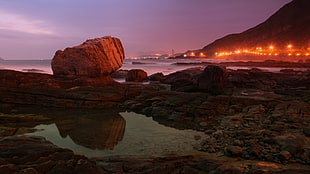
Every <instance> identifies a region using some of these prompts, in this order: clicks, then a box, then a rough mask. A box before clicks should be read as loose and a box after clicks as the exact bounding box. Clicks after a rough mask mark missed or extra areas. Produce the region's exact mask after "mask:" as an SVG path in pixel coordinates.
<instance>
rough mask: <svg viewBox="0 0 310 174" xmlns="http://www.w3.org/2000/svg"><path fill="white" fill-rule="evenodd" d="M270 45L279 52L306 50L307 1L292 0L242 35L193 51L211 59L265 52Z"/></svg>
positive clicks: (309, 42) (309, 40)
mask: <svg viewBox="0 0 310 174" xmlns="http://www.w3.org/2000/svg"><path fill="white" fill-rule="evenodd" d="M270 45H272V46H273V47H274V48H276V49H278V50H280V49H281V50H285V49H288V45H291V47H292V48H290V49H294V48H295V49H297V48H298V49H305V50H307V49H309V47H310V0H293V1H292V2H290V3H288V4H286V5H284V6H283V7H282V8H281V9H280V10H278V11H277V12H276V13H275V14H273V15H272V16H271V17H269V18H268V19H267V20H266V21H265V22H263V23H261V24H259V25H257V26H255V27H253V28H251V29H248V30H246V31H244V32H242V33H239V34H230V35H227V36H225V37H223V38H220V39H218V40H216V41H214V42H213V43H211V44H209V45H207V46H205V47H204V48H202V49H200V50H196V51H194V52H195V53H196V55H197V54H204V55H206V56H214V55H215V54H218V53H219V52H223V51H224V52H225V51H234V50H238V49H253V48H263V49H267V48H268V47H269V46H270ZM198 52H199V53H198ZM188 54H190V53H189V52H188Z"/></svg>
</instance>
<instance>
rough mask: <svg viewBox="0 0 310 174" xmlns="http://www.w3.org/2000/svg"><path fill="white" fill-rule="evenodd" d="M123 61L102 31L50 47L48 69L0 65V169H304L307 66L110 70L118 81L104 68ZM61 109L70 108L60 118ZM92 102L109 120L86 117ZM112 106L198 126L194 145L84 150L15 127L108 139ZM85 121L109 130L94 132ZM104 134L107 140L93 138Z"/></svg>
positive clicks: (309, 97)
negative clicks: (142, 150)
mask: <svg viewBox="0 0 310 174" xmlns="http://www.w3.org/2000/svg"><path fill="white" fill-rule="evenodd" d="M123 60H124V50H123V47H122V45H121V42H120V40H119V39H117V38H113V37H111V36H107V37H102V38H96V39H91V40H87V41H85V42H84V43H82V44H81V45H78V46H75V47H72V48H66V49H65V50H64V51H61V50H59V51H57V52H56V54H55V56H54V59H53V61H52V69H53V72H54V75H48V74H41V73H33V72H32V73H31V72H27V73H25V72H17V71H12V70H0V121H1V125H0V138H1V139H0V173H7V174H11V173H12V174H13V173H29V174H30V173H48V174H50V173H309V172H310V167H309V164H310V137H309V136H310V71H309V70H307V71H295V70H293V69H285V70H282V71H281V72H277V73H274V72H266V71H262V70H260V69H258V68H252V69H243V70H231V69H226V67H225V66H223V65H226V64H220V65H218V64H211V65H207V66H206V65H202V66H201V67H198V68H189V69H186V70H182V71H178V72H175V73H171V74H168V75H163V74H162V73H157V74H153V75H150V76H147V74H146V73H145V72H144V71H143V70H139V69H133V70H129V71H128V72H121V73H119V74H118V75H119V76H122V75H126V77H125V78H126V81H127V82H126V83H118V82H116V81H114V80H113V79H112V77H111V74H112V73H113V74H114V73H116V70H117V69H119V68H120V67H121V66H122V62H123ZM72 62H74V63H72ZM265 63H266V62H265ZM267 63H268V64H272V63H276V62H267ZM228 64H229V63H227V65H228ZM249 64H251V65H253V62H249ZM286 65H287V64H286ZM304 66H306V67H307V66H308V63H305V64H304ZM114 75H115V74H114ZM145 81H148V83H140V82H145ZM53 108H54V109H53ZM56 109H60V110H62V111H60V112H58V113H57V112H55V111H53V110H56ZM40 110H44V114H41V113H40ZM68 110H73V111H74V114H72V117H69V118H64V115H66V114H67V111H68ZM94 110H96V111H99V112H102V113H104V114H103V116H102V117H106V118H111V119H110V120H108V122H107V124H101V122H100V121H99V120H96V119H94V118H92V119H89V118H87V117H86V116H85V115H90V116H91V115H92V112H93V111H94ZM119 111H134V112H136V113H141V114H144V115H146V116H149V117H152V119H153V120H155V121H157V122H159V123H160V124H163V125H167V126H170V127H174V128H177V129H194V130H198V131H201V132H203V133H204V136H198V135H197V136H195V137H193V138H195V139H196V140H199V141H197V143H196V144H195V145H194V146H193V148H195V149H196V150H198V151H200V152H199V153H197V151H194V150H193V152H188V153H187V154H185V152H180V153H176V154H158V156H143V157H141V156H111V157H102V158H87V157H85V156H82V155H76V154H74V153H73V151H71V150H68V149H63V148H60V147H57V146H55V145H54V144H52V143H51V142H49V141H47V140H46V139H44V138H42V137H34V136H30V137H29V136H23V134H25V133H29V132H34V131H36V130H35V129H34V126H36V125H38V124H49V123H55V124H56V126H57V128H58V129H59V130H60V134H61V136H63V137H65V136H67V135H70V137H71V138H73V139H74V140H75V141H76V142H78V143H79V144H81V145H84V146H85V147H91V148H98V147H101V146H103V145H102V144H105V143H106V144H107V147H110V145H113V143H114V144H115V143H117V141H119V140H120V139H121V137H122V134H123V133H124V127H125V121H124V119H123V118H122V117H120V116H119V115H118V113H119ZM79 112H80V113H79ZM47 115H49V116H47ZM55 117H58V120H57V121H55ZM116 118H117V119H116ZM90 125H97V126H99V127H101V128H105V127H111V128H112V130H115V131H109V129H101V132H93V130H95V129H91V126H90ZM83 126H85V127H83ZM72 130H74V131H72ZM82 131H84V132H88V135H82V134H81V132H82ZM103 134H107V136H110V137H114V140H112V141H109V140H105V139H104V138H103V137H101V138H96V135H99V136H101V135H103ZM98 144H99V146H98Z"/></svg>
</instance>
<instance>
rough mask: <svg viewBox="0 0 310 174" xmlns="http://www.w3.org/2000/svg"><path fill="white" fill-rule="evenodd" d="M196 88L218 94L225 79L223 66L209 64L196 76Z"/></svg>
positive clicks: (221, 90)
mask: <svg viewBox="0 0 310 174" xmlns="http://www.w3.org/2000/svg"><path fill="white" fill-rule="evenodd" d="M197 81H198V88H199V89H202V90H206V91H210V92H212V93H215V94H220V93H222V92H223V91H224V83H225V81H226V69H225V67H220V66H214V65H209V66H207V67H206V68H205V69H204V71H203V73H202V74H201V75H200V77H199V78H198V80H197Z"/></svg>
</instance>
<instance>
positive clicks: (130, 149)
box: [26, 112, 204, 157]
mask: <svg viewBox="0 0 310 174" xmlns="http://www.w3.org/2000/svg"><path fill="white" fill-rule="evenodd" d="M64 117H66V116H64ZM35 128H36V129H38V131H36V132H34V133H27V134H26V135H35V136H42V137H45V138H46V139H47V140H49V141H51V142H52V143H53V144H55V145H57V146H59V147H62V148H68V149H71V150H73V151H74V152H75V153H77V154H81V155H85V156H88V157H100V156H109V155H155V154H157V155H158V154H165V153H173V152H180V151H193V150H194V149H193V145H194V144H196V143H199V141H197V140H195V138H194V137H195V136H197V135H198V136H204V133H202V132H198V131H193V130H178V129H175V128H171V127H166V126H163V125H161V124H159V123H157V122H155V121H153V120H152V118H150V117H146V116H144V115H140V114H136V113H134V112H121V113H119V114H118V115H115V114H112V115H110V116H109V114H104V115H103V114H97V115H96V114H90V115H84V116H77V117H75V118H73V117H68V118H62V119H56V120H54V121H53V122H50V123H47V124H40V125H37V126H36V127H35Z"/></svg>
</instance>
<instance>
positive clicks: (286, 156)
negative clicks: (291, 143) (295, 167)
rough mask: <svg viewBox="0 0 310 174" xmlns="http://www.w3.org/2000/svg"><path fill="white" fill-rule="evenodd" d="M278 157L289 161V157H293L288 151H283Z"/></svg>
mask: <svg viewBox="0 0 310 174" xmlns="http://www.w3.org/2000/svg"><path fill="white" fill-rule="evenodd" d="M278 158H279V159H280V160H281V161H288V160H289V159H291V158H292V155H291V153H290V152H288V151H281V152H280V153H279V155H278Z"/></svg>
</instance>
